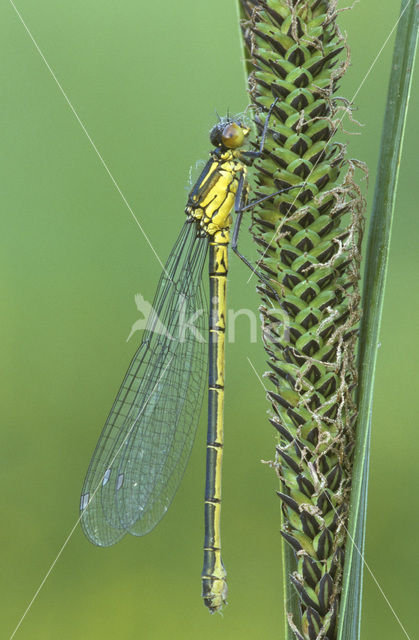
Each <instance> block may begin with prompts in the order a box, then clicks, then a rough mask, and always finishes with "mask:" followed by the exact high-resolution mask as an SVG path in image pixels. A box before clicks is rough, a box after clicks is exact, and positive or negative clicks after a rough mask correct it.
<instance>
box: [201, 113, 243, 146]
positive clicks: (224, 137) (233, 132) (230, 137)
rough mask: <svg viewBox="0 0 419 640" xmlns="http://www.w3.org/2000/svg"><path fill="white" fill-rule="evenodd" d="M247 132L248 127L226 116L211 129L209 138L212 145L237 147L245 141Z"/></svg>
mask: <svg viewBox="0 0 419 640" xmlns="http://www.w3.org/2000/svg"><path fill="white" fill-rule="evenodd" d="M249 133H250V128H249V127H246V126H245V125H243V124H242V123H241V122H237V121H236V120H233V119H232V118H230V117H228V116H227V118H222V119H221V120H220V122H217V124H216V125H215V126H214V127H213V128H212V129H211V132H210V140H211V143H212V144H213V145H214V147H225V148H226V149H238V147H241V146H242V145H243V144H244V143H245V142H246V138H247V136H248V135H249Z"/></svg>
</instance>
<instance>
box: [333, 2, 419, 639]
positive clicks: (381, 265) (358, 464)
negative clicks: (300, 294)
mask: <svg viewBox="0 0 419 640" xmlns="http://www.w3.org/2000/svg"><path fill="white" fill-rule="evenodd" d="M417 32H418V7H417V4H416V2H415V0H402V5H401V19H400V22H399V25H398V30H397V35H396V42H395V48H394V55H393V62H392V67H391V76H390V84H389V90H388V97H387V107H386V112H385V117H384V124H383V133H382V138H381V150H380V156H379V170H378V174H377V181H376V185H375V193H374V202H373V208H372V214H371V223H370V230H369V235H368V244H367V253H366V264H365V276H364V289H363V297H362V298H363V317H362V322H361V328H360V342H359V386H358V404H359V414H358V427H357V442H356V448H355V461H354V472H353V480H352V492H351V504H350V514H349V524H348V530H349V536H348V537H350V540H348V546H347V550H346V558H345V571H344V583H343V593H344V594H345V595H346V597H344V598H343V599H342V608H341V621H340V625H339V635H338V640H357V638H359V637H360V635H359V634H360V624H361V596H362V557H363V553H364V539H365V518H366V505H367V497H366V494H367V487H368V461H369V443H370V429H371V411H372V398H373V387H374V378H375V369H376V361H377V349H378V339H379V333H380V325H381V316H382V309H383V300H384V290H385V284H386V277H387V268H388V257H389V248H390V238H391V227H392V220H393V212H394V204H395V197H396V190H397V181H398V175H399V167H400V156H401V150H402V146H403V136H404V130H405V124H406V116H407V108H408V103H409V95H410V88H411V82H412V72H413V65H414V60H415V53H416V46H417Z"/></svg>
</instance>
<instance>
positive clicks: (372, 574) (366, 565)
mask: <svg viewBox="0 0 419 640" xmlns="http://www.w3.org/2000/svg"><path fill="white" fill-rule="evenodd" d="M246 357H247V360H248V362H249V364H250V366H251V367H252V369H253V371H254V372H255V374H256V376H257V378H258V380H259V382H260V383H261V385H262V387H263V388H264V389H265V391H266V392H268V390H267V388H266V387H265V385H264V384H263V380H262V378H261V377H260V375H259V374H258V372H257V371H256V369H255V367H254V366H253V363H252V362H251V360H250V358H249V357H248V356H246ZM326 497H327V500H328V502H329V504H330V506H331V507H332V509H333V511H334V512H335V514H336V515H337V517H338V518H339V520H340V522H341V523H342V525H343V528H344V529H345V531H346V533H347V534H348V537H349V538H350V540H351V541H352V544H353V545H354V547H355V549H356V551H357V553H358V555H359V557H360V558H361V560H362V563H363V564H364V566H365V567H366V569H367V570H368V573H369V574H370V576H371V578H372V579H373V580H374V582H375V584H376V586H377V588H378V590H379V591H380V593H381V595H382V596H383V598H384V600H385V601H386V603H387V605H388V607H389V609H390V611H391V612H392V614H393V616H394V617H395V618H396V620H397V622H398V623H399V625H400V628H401V629H402V631H403V633H404V634H405V636H406V638H408V640H411V638H410V636H409V635H408V633H407V631H406V629H405V628H404V626H403V624H402V622H401V620H400V618H399V616H398V615H397V613H396V612H395V610H394V608H393V607H392V605H391V603H390V600H389V599H388V598H387V596H386V594H385V593H384V591H383V589H382V587H381V586H380V583H379V582H378V580H377V578H376V577H375V575H374V573H373V571H372V569H371V568H370V566H369V564H368V563H367V561H366V560H365V557H364V555H363V553H362V552H361V551H360V549H359V548H358V545H357V544H356V542H355V540H354V539H353V538H352V536H351V534H350V533H349V531H348V529H347V527H346V525H345V522H344V521H343V519H342V518H341V517H340V515H339V513H338V512H337V511H336V509H335V507H334V505H333V504H332V502H331V500H330V498H329V496H326Z"/></svg>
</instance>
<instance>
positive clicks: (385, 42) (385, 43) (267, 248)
mask: <svg viewBox="0 0 419 640" xmlns="http://www.w3.org/2000/svg"><path fill="white" fill-rule="evenodd" d="M410 1H411V2H413V1H414V0H410ZM409 4H410V3H409V2H408V3H407V4H406V6H405V8H404V9H403V11H402V12H401V14H400V16H399V17H398V19H397V21H396V23H395V24H394V26H393V28H392V29H391V31H390V33H389V34H388V36H387V38H386V39H385V40H384V43H383V44H382V46H381V48H380V50H379V51H378V53H377V55H376V56H375V58H374V60H373V61H372V63H371V65H370V67H369V69H368V71H367V73H366V74H365V76H364V77H363V79H362V80H361V83H360V85H359V87H358V89H357V90H356V91H355V93H354V95H353V96H352V99H351V101H350V104H352V103H353V101H354V100H355V98H356V97H357V95H358V93H359V92H360V91H361V89H362V87H363V86H364V84H365V82H366V79H367V78H368V76H369V75H370V73H371V71H372V70H373V68H374V67H375V65H376V64H377V61H378V59H379V58H380V56H381V54H382V53H383V50H384V48H385V47H386V45H387V42H388V41H389V40H390V38H391V36H392V34H393V32H394V30H395V29H396V28H397V25H398V24H399V22H400V20H401V19H402V17H403V16H404V14H405V11H406V10H407V9H408V7H409ZM349 111H350V109H349V107H347V108H346V109H344V112H343V115H342V117H341V119H340V120H339V121H338V124H337V125H336V127H335V130H334V132H333V134H332V136H331V137H330V140H329V141H328V143H327V144H326V147H325V149H327V147H328V145H329V144H331V142H332V138H333V136H334V135H335V133H336V131H337V130H338V128H339V127H340V125H341V124H342V121H343V119H344V117H345V116H346V114H347V113H349ZM319 162H320V157H319V158H318V160H317V162H316V163H315V164H314V167H313V168H312V170H311V171H310V174H309V175H308V176H307V180H308V179H309V177H310V175H311V174H312V173H313V171H314V169H315V168H316V167H317V165H318V163H319ZM301 191H302V189H300V191H299V192H298V194H297V195H296V196H295V199H294V202H293V203H292V204H295V202H296V200H297V198H298V196H299V195H300V193H301ZM275 238H276V234H274V235H273V238H272V240H270V242H269V244H268V246H267V247H266V249H265V251H264V252H263V254H262V256H261V258H259V259H258V262H259V261H260V260H263V258H264V257H265V256H266V253H267V252H268V251H269V249H270V248H271V246H272V243H273V242H274V240H275ZM254 275H255V273H254V271H252V272H251V273H250V276H249V278H248V280H247V282H246V284H249V282H250V280H251V279H252V278H253V276H254Z"/></svg>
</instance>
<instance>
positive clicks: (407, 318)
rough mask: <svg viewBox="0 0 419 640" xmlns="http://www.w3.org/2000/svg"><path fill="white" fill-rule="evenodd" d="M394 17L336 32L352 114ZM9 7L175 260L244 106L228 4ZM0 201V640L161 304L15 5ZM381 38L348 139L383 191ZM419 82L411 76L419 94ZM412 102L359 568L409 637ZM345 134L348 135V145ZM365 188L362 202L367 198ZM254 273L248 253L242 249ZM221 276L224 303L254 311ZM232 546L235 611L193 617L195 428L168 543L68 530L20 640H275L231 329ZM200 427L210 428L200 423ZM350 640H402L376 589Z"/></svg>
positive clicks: (46, 561) (271, 503)
mask: <svg viewBox="0 0 419 640" xmlns="http://www.w3.org/2000/svg"><path fill="white" fill-rule="evenodd" d="M398 4H399V3H398V2H396V3H382V2H381V1H380V0H370V1H369V2H363V3H361V4H360V5H357V6H356V7H355V9H354V10H353V11H351V12H344V13H342V15H341V26H342V28H343V29H345V30H347V31H348V38H349V44H350V46H351V49H352V67H351V68H350V69H349V72H348V74H347V77H346V78H345V80H344V81H343V82H342V86H341V90H340V92H341V94H342V95H345V96H347V97H351V96H352V95H353V94H354V92H355V91H356V89H357V88H358V86H359V84H360V82H361V81H362V79H363V78H364V76H365V74H366V73H367V71H368V68H369V66H370V63H371V62H372V60H373V59H374V57H375V56H376V54H377V52H378V50H379V48H380V47H381V46H382V44H383V42H384V40H385V38H386V37H387V36H388V34H389V32H390V30H391V28H392V27H393V25H394V23H395V20H396V19H397V15H398ZM17 7H18V9H19V10H20V11H21V13H22V17H23V18H24V20H25V21H26V22H27V25H28V27H29V29H30V30H31V32H32V34H33V36H34V38H35V39H36V41H37V42H38V44H39V46H40V48H41V49H42V51H43V53H44V55H45V57H46V59H47V60H48V62H49V64H50V65H51V67H52V68H53V70H54V72H55V73H56V75H57V77H58V79H59V81H60V82H61V84H62V86H63V88H64V90H65V91H66V93H67V94H68V96H69V98H70V100H71V101H72V103H73V105H74V107H75V109H76V111H77V113H78V114H79V116H80V118H81V120H82V121H83V123H84V124H85V126H86V128H87V130H88V132H89V134H90V135H91V137H92V139H93V140H94V142H95V144H96V145H97V147H98V149H99V150H100V152H101V153H102V154H103V157H104V159H105V161H106V163H107V164H108V166H109V168H110V171H111V173H112V175H113V176H114V177H115V180H116V181H117V183H118V185H119V186H120V188H121V190H122V192H123V193H124V195H125V197H126V198H127V200H128V202H129V203H130V205H131V206H132V208H133V210H134V211H135V213H136V215H137V216H138V218H139V219H140V221H141V223H142V225H143V227H144V229H145V231H146V233H147V234H148V235H149V237H150V239H151V241H152V243H153V246H154V247H155V248H156V251H157V252H158V254H159V255H160V256H162V257H163V259H164V258H165V257H166V255H167V253H168V251H169V248H170V246H171V243H172V241H173V239H174V237H175V235H176V234H177V230H178V228H179V227H180V225H181V223H182V221H183V207H184V202H185V196H186V193H187V185H188V175H189V169H190V167H191V166H193V165H195V162H196V160H197V159H205V158H206V154H207V151H208V149H209V141H208V129H209V128H210V126H211V125H212V123H213V121H214V110H215V109H217V110H218V111H219V112H220V113H224V112H226V110H227V108H228V107H229V108H230V110H231V111H233V112H234V111H241V110H242V109H243V108H244V107H245V105H246V104H247V102H246V93H245V85H244V79H243V72H242V63H241V60H240V58H241V55H242V51H241V44H240V39H239V33H238V28H237V22H236V13H235V3H234V2H233V1H232V0H230V2H226V1H225V0H210V2H208V3H204V2H196V0H183V1H182V2H170V1H169V0H157V1H155V2H152V3H148V2H145V0H140V1H139V2H138V0H136V1H135V2H134V1H133V0H126V1H125V2H124V3H116V2H110V1H109V0H101V1H99V0H89V1H88V2H82V1H81V0H73V2H71V3H62V2H59V3H57V2H53V1H52V0H39V1H38V2H37V3H33V2H30V1H29V0H19V2H18V3H17ZM0 19H1V20H0V22H1V37H0V42H1V51H2V65H1V72H0V73H1V75H2V78H1V86H2V89H3V91H2V95H3V97H2V100H1V114H2V126H1V130H2V153H1V157H2V193H3V198H2V200H3V203H2V204H3V215H2V227H3V228H2V233H1V236H0V238H1V245H2V246H1V250H0V259H1V273H2V278H1V298H0V299H1V303H2V320H3V332H2V367H1V376H2V382H1V386H0V388H1V393H2V401H1V407H2V428H1V447H0V451H1V454H0V455H1V465H0V468H1V475H2V485H1V487H2V491H1V505H2V514H3V524H2V527H1V532H0V535H1V559H2V563H1V564H2V570H1V572H0V582H1V587H2V589H1V592H2V598H1V601H0V608H1V615H0V620H1V622H0V628H1V637H4V638H7V637H9V636H10V634H11V633H12V631H13V629H14V628H15V626H16V624H17V623H18V621H19V619H20V617H21V616H22V614H23V612H24V610H25V608H26V606H27V605H28V603H29V601H30V600H31V598H32V596H33V595H34V592H35V590H36V589H37V587H38V586H39V584H40V582H41V580H42V578H43V576H44V575H45V573H46V571H47V570H48V568H49V566H50V564H51V563H52V561H53V560H54V558H55V556H56V554H57V552H58V551H59V549H60V548H61V546H62V545H63V543H64V541H65V539H66V537H67V535H68V534H69V532H70V531H71V528H72V527H73V525H74V524H75V522H76V520H77V518H78V501H79V491H80V487H81V483H82V480H83V477H84V473H85V470H86V466H87V464H88V461H89V458H90V455H91V452H92V448H93V446H94V444H95V442H96V439H97V437H98V434H99V432H100V429H101V428H102V425H103V422H104V419H105V417H106V415H107V412H108V410H109V408H110V404H111V402H112V399H113V396H114V393H115V392H116V390H117V387H118V385H119V383H120V381H121V378H122V375H123V373H124V372H125V369H126V367H127V364H128V362H129V360H130V358H131V356H132V353H133V351H134V349H135V346H136V343H137V341H138V335H139V334H136V335H135V337H134V338H133V339H131V340H130V341H129V342H128V343H127V342H126V337H127V335H128V333H129V330H130V328H131V325H132V324H133V322H135V320H137V318H138V316H139V314H138V311H137V310H136V307H135V304H134V294H135V293H137V292H141V293H142V294H143V295H144V296H145V297H146V298H147V299H148V300H151V299H152V295H153V292H154V288H155V285H156V282H157V277H158V274H159V265H158V262H157V260H156V258H155V256H154V255H153V253H152V252H151V250H150V248H149V246H148V245H147V243H146V241H145V240H144V237H143V235H142V234H141V232H140V231H139V229H138V227H137V226H136V225H135V223H134V221H133V219H132V217H131V214H130V213H129V211H128V209H127V207H126V206H125V204H124V203H123V201H122V199H121V196H120V195H119V194H118V192H117V190H116V189H115V186H114V185H113V184H112V182H111V180H110V178H109V176H108V175H107V173H106V171H105V170H104V168H103V166H102V165H101V164H100V161H99V160H98V157H97V156H96V154H95V153H94V151H93V149H92V146H91V145H90V143H89V141H88V140H87V138H86V136H85V134H84V133H83V131H82V129H81V127H80V125H79V123H78V122H77V121H76V119H75V117H74V115H73V113H71V111H70V109H69V107H68V105H67V104H66V102H65V100H64V98H63V96H62V95H61V94H60V92H59V90H58V87H57V85H56V84H55V82H54V81H53V79H52V77H51V75H50V73H49V72H48V70H47V68H46V66H45V64H44V62H43V61H42V59H41V57H40V55H39V53H38V52H37V51H36V49H35V47H34V44H33V43H32V42H31V40H30V38H29V36H28V34H27V33H26V32H25V30H24V28H23V26H22V24H21V23H20V22H19V19H18V17H17V15H16V13H15V12H14V10H13V7H12V5H11V4H10V3H8V2H4V3H2V5H1V8H0ZM392 42H393V39H391V40H390V43H389V44H388V45H387V47H386V48H385V49H384V51H383V53H382V55H381V56H380V58H379V60H378V63H377V65H376V66H375V68H374V69H373V70H372V73H371V75H370V76H369V77H368V78H367V80H366V82H365V84H364V86H363V87H362V89H361V91H360V93H359V95H358V97H357V100H356V103H357V106H358V111H357V112H356V114H355V117H356V118H358V119H359V120H360V121H361V122H362V123H363V124H364V125H365V126H364V127H363V128H362V129H361V130H359V129H357V127H355V125H353V124H351V123H350V122H348V121H347V120H346V122H345V128H346V129H348V130H350V131H352V132H354V131H355V132H356V134H357V135H351V136H346V137H347V139H348V140H349V142H350V154H351V155H352V156H354V157H357V158H360V159H362V160H365V161H366V162H367V163H368V164H369V166H370V171H371V175H370V184H371V185H373V184H374V177H375V168H376V162H377V155H378V149H379V137H380V129H381V123H382V116H383V109H384V101H385V95H386V90H387V80H388V74H389V64H390V61H391V50H392ZM417 77H418V75H417V74H416V78H417ZM418 111H419V110H418V91H417V87H415V88H414V91H413V95H412V102H411V107H410V114H409V119H408V125H407V136H406V143H405V148H404V155H403V160H402V166H401V177H400V185H399V196H398V200H397V214H396V218H395V224H394V233H393V245H392V250H391V263H390V274H389V279H388V284H387V297H386V303H385V310H384V318H383V327H382V337H381V341H382V345H381V349H380V352H379V361H378V373H377V384H376V393H375V403H374V418H373V438H372V460H371V482H370V493H369V512H368V533H367V548H366V560H367V562H368V565H369V567H370V568H371V570H372V571H373V573H374V575H375V576H376V579H377V580H378V582H379V584H380V586H381V588H382V589H383V590H384V592H385V594H386V595H387V597H388V599H389V600H390V602H391V604H392V606H393V607H394V609H395V611H396V612H397V614H398V616H399V617H400V619H401V620H402V622H403V624H404V625H405V627H406V629H407V631H408V632H410V633H411V634H413V630H414V629H415V628H416V626H415V614H416V613H417V604H416V603H417V592H416V590H417V575H418V568H419V567H418V556H417V553H413V552H412V549H415V548H416V547H417V525H418V521H417V520H418V518H417V513H418V498H417V479H418V477H417V457H418V444H417V442H418V439H417V435H416V433H417V428H416V425H417V416H416V412H417V405H416V401H417V389H416V387H417V359H418V347H419V345H418V330H417V327H418V325H419V302H418V286H417V282H418V274H417V270H418V269H417V267H418V260H417V238H418V235H419V222H418V216H417V200H418V190H417V187H418V185H417V134H418V122H419V117H418ZM342 137H344V136H343V135H342V136H341V138H342ZM372 192H373V188H372V186H371V187H370V191H369V195H370V200H371V196H372ZM242 242H243V246H244V248H245V251H246V253H247V254H248V255H253V256H254V248H253V246H252V243H251V241H250V238H249V237H248V234H247V233H246V231H244V232H243V234H242ZM247 278H248V273H247V271H246V269H245V267H244V266H242V264H240V263H239V261H237V260H234V259H232V265H231V279H230V288H229V302H230V306H231V307H232V308H234V309H239V308H242V307H249V308H250V309H254V310H256V309H257V305H258V298H257V296H256V294H255V292H254V281H252V282H251V284H250V285H247V284H246V281H247ZM227 356H228V372H227V374H228V387H227V407H226V426H227V433H226V451H225V466H224V509H223V544H224V554H223V555H224V559H225V563H226V566H227V570H228V573H229V589H230V595H229V606H228V607H227V608H226V609H225V612H224V615H223V616H212V617H211V616H209V614H208V613H207V611H206V610H205V608H204V607H203V605H202V602H201V598H200V570H201V559H202V558H201V556H202V551H201V544H202V540H203V530H202V526H203V522H202V520H203V507H202V497H203V487H204V440H205V416H204V415H202V416H201V422H200V428H199V432H198V436H197V441H196V444H195V447H194V451H193V454H192V458H191V462H190V465H189V467H188V470H187V473H186V475H185V479H184V482H183V484H182V486H181V489H180V491H179V493H178V495H177V497H176V499H175V502H174V504H173V506H172V508H171V509H170V511H169V513H168V515H167V516H166V518H164V520H163V521H162V523H161V524H160V526H159V527H158V528H157V529H156V530H155V531H154V532H153V533H152V534H150V535H149V536H146V537H145V538H142V539H137V538H133V537H126V539H124V540H123V541H122V542H121V543H119V544H118V545H116V546H115V547H113V548H111V549H108V550H103V549H98V548H95V547H93V546H92V545H91V544H89V543H88V542H87V540H86V539H85V538H84V536H83V535H82V533H81V531H80V529H79V528H78V529H77V530H76V532H75V533H74V535H73V536H72V537H71V539H70V541H69V542H68V544H67V546H66V548H65V549H64V552H63V554H62V556H61V557H60V559H59V561H58V563H57V565H56V566H55V568H54V570H53V571H52V573H51V575H50V577H49V578H48V580H47V582H46V584H45V586H44V587H43V589H42V591H41V592H40V594H39V596H38V598H37V599H36V601H35V603H34V605H33V607H32V609H31V611H30V612H29V614H28V616H27V618H26V619H25V621H24V622H23V624H22V626H21V628H20V630H19V631H18V633H17V635H16V637H17V638H22V639H23V638H30V639H37V638H42V639H49V638H51V639H52V638H61V639H62V640H66V639H70V638H71V639H77V640H78V639H85V638H89V639H92V640H94V639H96V638H100V639H101V640H110V639H113V638H126V639H134V638H135V639H137V638H144V639H151V640H157V639H161V638H167V637H170V638H173V639H180V638H182V639H195V638H197V637H199V638H200V639H201V640H205V639H210V638H211V639H212V638H214V637H217V638H218V639H219V640H225V639H227V638H228V639H229V640H234V639H235V638H240V639H243V638H254V637H256V636H257V637H263V636H264V635H266V636H269V637H271V638H272V637H277V638H281V637H283V614H282V602H281V601H282V590H281V581H282V578H281V557H280V535H279V501H278V499H277V498H276V497H275V493H274V491H275V489H276V487H277V483H276V479H275V476H274V474H273V472H272V471H270V469H269V468H268V467H267V466H265V465H262V464H260V460H261V459H267V460H269V459H271V458H272V457H273V455H274V453H273V452H274V442H275V436H274V433H273V429H272V428H271V427H270V425H269V423H268V422H267V419H266V417H265V413H266V410H267V408H268V407H267V403H266V401H265V399H264V393H263V390H262V388H261V387H260V384H259V382H258V380H257V378H256V376H255V373H254V372H253V371H252V369H251V367H250V365H249V363H248V360H247V358H248V357H249V358H250V359H251V361H252V362H253V363H254V365H255V367H256V369H257V370H258V372H262V371H263V370H264V353H263V349H262V347H261V344H260V341H258V343H257V344H249V331H248V321H247V320H246V318H242V319H241V320H239V321H238V322H237V336H236V341H235V343H234V344H230V345H229V346H228V354H227ZM203 413H205V412H203ZM363 629H364V631H363V638H380V639H381V640H390V639H391V640H395V639H396V638H403V637H404V635H403V632H402V630H401V628H400V626H399V625H398V623H397V621H396V620H395V618H394V616H393V614H392V613H391V611H390V609H389V606H388V605H387V604H386V602H385V600H384V598H383V596H382V594H381V593H380V592H379V590H378V588H377V586H376V584H375V583H374V581H373V580H372V578H371V576H370V575H369V574H368V573H367V574H366V577H365V603H364V628H363Z"/></svg>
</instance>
